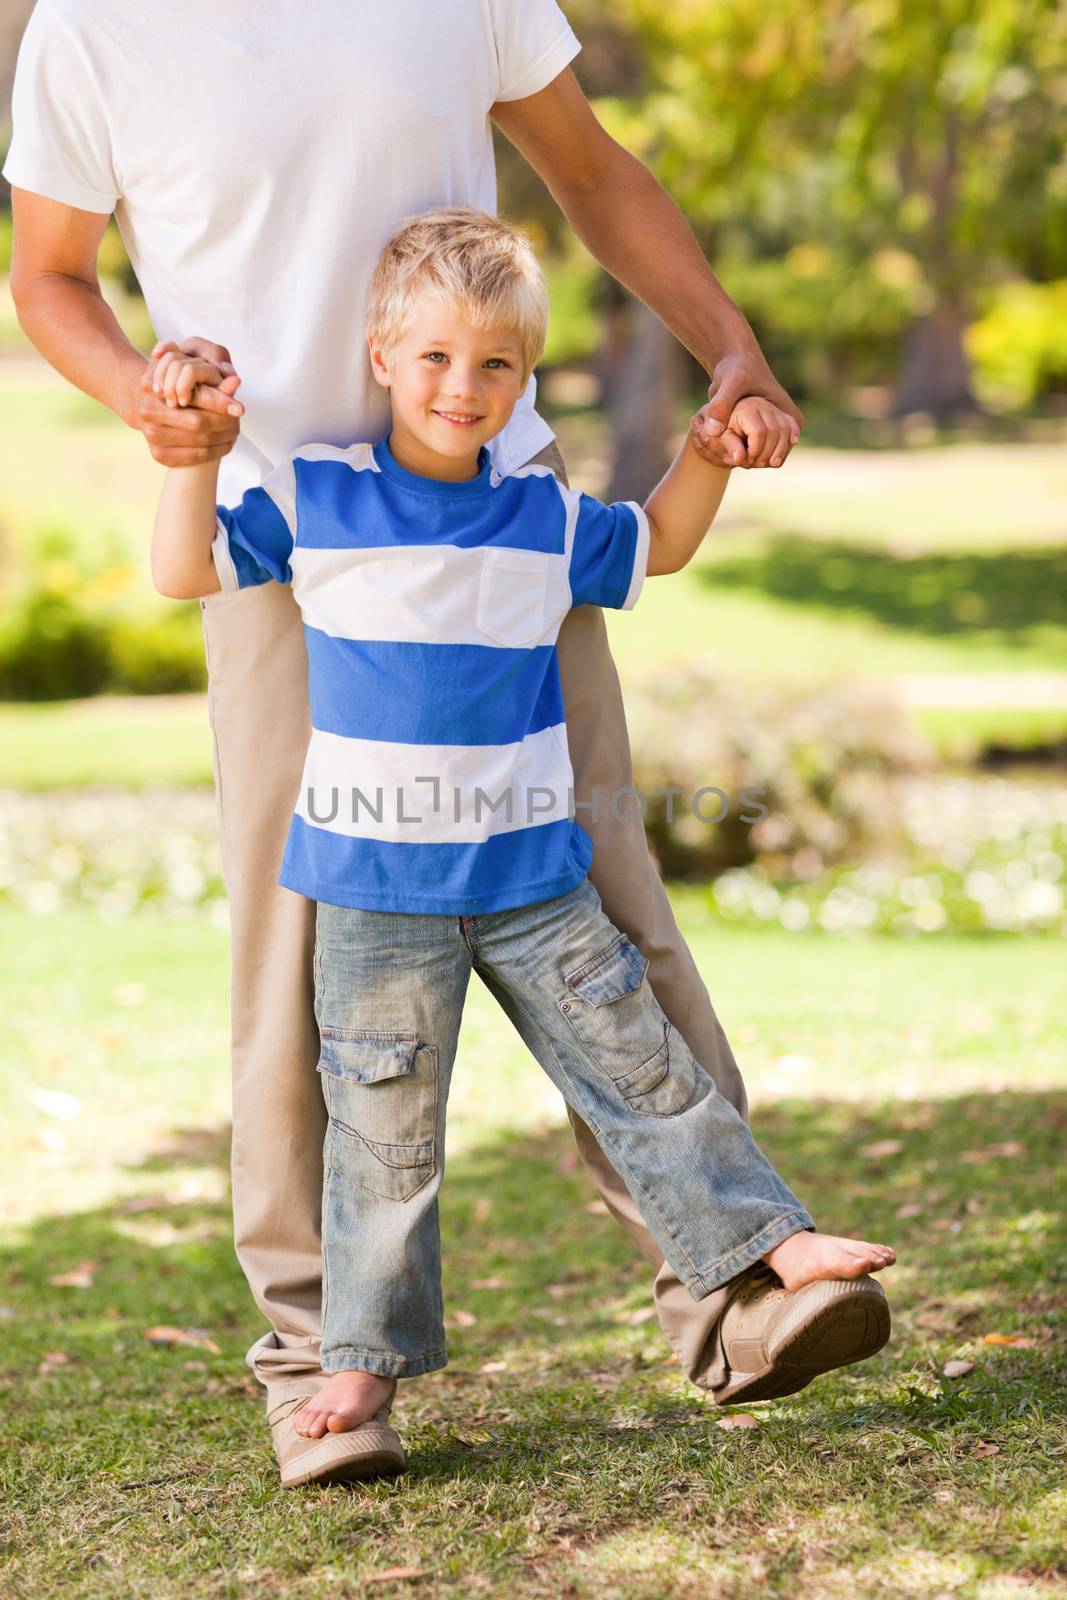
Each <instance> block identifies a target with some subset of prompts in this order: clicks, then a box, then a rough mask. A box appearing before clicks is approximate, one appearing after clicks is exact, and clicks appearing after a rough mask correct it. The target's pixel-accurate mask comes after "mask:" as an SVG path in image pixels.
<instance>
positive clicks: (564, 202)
mask: <svg viewBox="0 0 1067 1600" xmlns="http://www.w3.org/2000/svg"><path fill="white" fill-rule="evenodd" d="M556 199H557V201H558V202H559V204H560V206H561V207H562V209H563V211H564V213H565V215H566V217H567V220H568V221H569V222H570V224H571V227H572V228H573V229H574V231H575V233H576V234H577V235H578V237H579V239H581V241H582V243H583V244H584V245H585V247H586V249H587V250H588V251H589V252H590V254H592V255H593V256H595V257H596V259H597V260H598V261H599V262H600V264H601V266H602V267H604V268H606V270H607V271H608V272H610V273H611V275H612V277H613V278H617V279H618V281H619V282H620V283H621V284H623V285H625V287H626V288H627V289H629V290H630V292H631V294H635V295H637V297H638V299H640V300H643V301H644V303H645V304H646V305H647V306H648V307H649V308H650V309H651V310H652V311H654V312H655V313H656V315H657V316H658V317H659V319H660V321H661V322H663V323H664V324H665V325H666V326H667V327H668V328H669V329H670V330H671V332H672V333H673V334H674V336H675V338H676V339H677V340H678V341H679V343H680V344H683V345H685V347H686V349H687V350H688V351H690V353H691V354H692V355H694V356H695V357H696V359H697V360H698V361H699V362H700V363H701V365H702V366H703V367H704V368H705V369H706V371H707V372H709V373H710V372H711V370H712V368H713V367H714V366H715V363H716V362H717V361H719V360H720V359H721V358H722V357H723V356H724V355H726V354H727V353H728V352H730V351H738V350H751V351H755V352H758V351H759V344H758V342H757V340H756V336H755V334H754V333H753V332H752V329H751V328H750V327H749V325H748V322H747V321H746V319H745V316H744V314H743V313H742V311H741V310H740V309H739V307H738V306H736V305H735V304H734V302H733V301H732V300H731V299H730V296H729V295H728V294H727V293H726V290H725V289H724V288H723V287H722V285H721V284H720V282H719V280H718V279H717V278H716V276H715V274H714V273H713V272H712V270H711V268H710V267H709V266H708V263H707V261H706V260H705V258H704V254H703V251H702V250H701V248H700V246H699V244H698V243H697V241H696V239H695V237H694V235H693V231H692V229H691V228H690V226H689V224H688V222H687V221H686V220H685V217H684V216H683V215H682V213H681V211H680V210H679V209H678V207H677V205H676V204H675V202H674V201H673V200H672V199H671V197H670V195H669V194H668V193H667V191H666V190H665V189H664V188H663V187H662V185H661V184H659V183H658V182H657V181H656V179H655V178H654V177H653V176H652V173H651V172H649V170H648V168H647V167H646V166H644V165H643V164H642V163H641V162H640V161H638V160H637V158H636V156H632V155H631V154H630V153H629V151H627V150H624V149H623V148H622V146H621V145H619V146H617V147H616V150H615V151H614V152H613V153H612V157H611V160H610V161H609V163H608V164H607V166H606V167H605V169H604V172H603V175H602V177H601V180H600V182H599V183H598V184H597V185H596V186H595V187H589V188H584V189H581V190H565V191H562V192H560V191H556Z"/></svg>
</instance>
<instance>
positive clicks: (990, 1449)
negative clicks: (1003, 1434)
mask: <svg viewBox="0 0 1067 1600" xmlns="http://www.w3.org/2000/svg"><path fill="white" fill-rule="evenodd" d="M971 1454H972V1456H977V1457H978V1458H979V1460H981V1458H982V1457H983V1456H999V1454H1000V1446H999V1444H994V1443H993V1441H992V1440H991V1439H979V1441H978V1443H977V1444H976V1445H975V1447H974V1449H973V1450H972V1451H971Z"/></svg>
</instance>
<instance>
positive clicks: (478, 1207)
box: [474, 1194, 493, 1222]
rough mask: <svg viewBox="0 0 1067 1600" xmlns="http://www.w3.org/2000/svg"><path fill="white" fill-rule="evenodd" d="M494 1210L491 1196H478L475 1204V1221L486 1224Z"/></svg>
mask: <svg viewBox="0 0 1067 1600" xmlns="http://www.w3.org/2000/svg"><path fill="white" fill-rule="evenodd" d="M492 1209H493V1202H492V1200H491V1199H490V1198H489V1196H488V1195H487V1194H480V1195H479V1196H478V1198H477V1200H476V1201H475V1202H474V1220H475V1222H485V1221H487V1220H488V1217H489V1213H490V1212H491V1211H492Z"/></svg>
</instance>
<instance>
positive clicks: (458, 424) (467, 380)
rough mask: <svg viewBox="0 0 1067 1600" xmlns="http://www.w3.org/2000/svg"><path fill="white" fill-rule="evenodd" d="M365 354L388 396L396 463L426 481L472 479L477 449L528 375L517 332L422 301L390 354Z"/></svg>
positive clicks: (504, 416)
mask: <svg viewBox="0 0 1067 1600" xmlns="http://www.w3.org/2000/svg"><path fill="white" fill-rule="evenodd" d="M370 354H371V366H372V368H373V371H374V376H375V378H376V379H377V380H378V382H379V383H380V384H382V386H383V387H384V388H387V389H388V390H389V396H390V400H391V403H392V409H393V427H392V432H391V433H390V436H389V448H390V450H391V451H392V453H393V456H394V458H395V459H396V460H397V461H398V462H399V464H400V465H401V466H402V467H404V468H406V469H407V471H408V472H415V473H418V474H419V475H420V476H422V477H427V478H442V479H447V480H451V481H452V482H462V481H463V480H464V479H466V478H473V477H476V476H477V472H478V454H479V451H480V450H481V447H482V445H483V444H485V443H486V442H487V440H489V439H493V438H495V437H496V435H497V434H498V433H499V432H500V431H501V429H502V428H503V427H504V426H505V425H506V423H507V422H508V419H509V418H510V416H511V413H512V411H513V410H514V409H515V402H516V401H517V400H518V398H519V396H520V394H521V393H522V392H523V390H524V389H525V387H526V381H527V378H528V376H529V374H528V373H526V372H524V371H523V357H522V347H521V344H520V342H519V335H518V333H517V332H516V330H515V329H514V328H511V327H508V326H504V325H495V326H490V325H486V324H484V323H475V322H472V321H471V320H470V319H469V317H468V316H467V315H466V313H465V312H464V311H463V310H461V309H460V308H459V307H458V306H453V305H451V304H449V303H448V302H447V301H444V300H440V299H431V298H426V299H423V300H420V301H418V302H417V303H416V305H415V308H414V310H413V312H412V316H411V320H410V322H409V324H408V327H407V329H406V331H405V333H404V334H403V336H402V338H401V339H400V340H399V341H398V342H397V344H396V346H395V348H394V349H393V350H392V351H391V352H390V354H389V355H388V356H384V355H383V353H382V351H381V350H380V349H376V348H375V347H374V345H373V344H371V346H370Z"/></svg>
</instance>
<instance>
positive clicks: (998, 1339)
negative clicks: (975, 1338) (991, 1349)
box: [982, 1333, 1037, 1350]
mask: <svg viewBox="0 0 1067 1600" xmlns="http://www.w3.org/2000/svg"><path fill="white" fill-rule="evenodd" d="M982 1343H983V1344H1009V1345H1012V1346H1013V1347H1014V1348H1017V1349H1020V1350H1032V1349H1033V1348H1034V1346H1035V1344H1036V1343H1037V1340H1036V1339H1026V1338H1024V1337H1023V1335H1022V1334H1021V1333H985V1334H983V1335H982Z"/></svg>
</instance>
